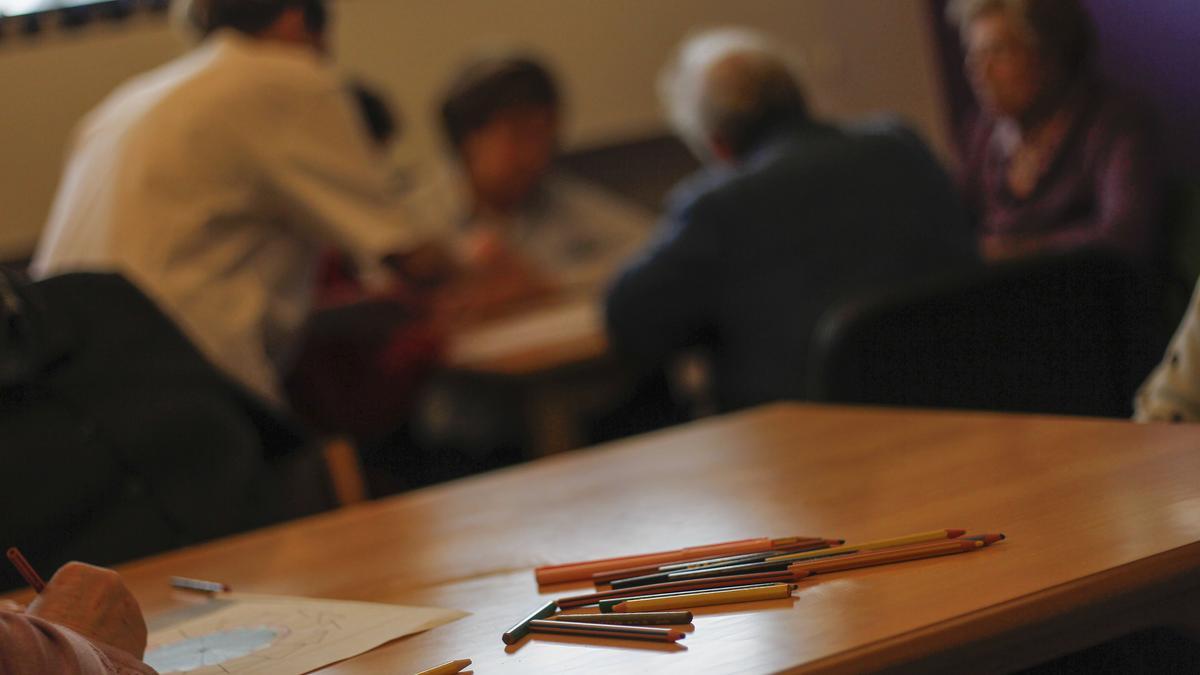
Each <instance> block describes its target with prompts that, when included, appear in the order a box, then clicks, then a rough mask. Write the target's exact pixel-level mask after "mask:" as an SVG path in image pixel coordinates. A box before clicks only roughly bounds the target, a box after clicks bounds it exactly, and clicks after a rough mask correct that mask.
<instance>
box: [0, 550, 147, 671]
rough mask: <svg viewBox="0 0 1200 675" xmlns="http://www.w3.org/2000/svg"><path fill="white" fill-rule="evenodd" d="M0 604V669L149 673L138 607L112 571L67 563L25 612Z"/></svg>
mask: <svg viewBox="0 0 1200 675" xmlns="http://www.w3.org/2000/svg"><path fill="white" fill-rule="evenodd" d="M13 609H14V608H12V607H6V608H0V673H61V674H63V675H99V674H109V673H113V674H117V675H153V674H154V672H155V671H154V669H153V668H151V667H150V666H147V665H146V664H145V663H142V662H141V661H140V658H141V656H142V652H143V651H144V650H145V648H146V624H145V621H144V620H143V619H142V613H141V610H140V609H139V608H138V606H137V602H136V601H135V600H134V599H133V596H132V595H131V594H130V593H129V590H128V589H127V588H126V587H125V585H124V583H122V582H121V579H120V577H119V576H117V574H116V572H113V571H111V570H106V569H101V568H98V567H92V566H91V565H84V564H81V563H69V564H67V565H64V566H63V568H62V569H60V570H59V571H58V573H57V574H55V575H54V578H53V579H51V580H50V583H49V584H47V585H46V588H45V590H43V591H42V593H41V594H40V595H38V597H37V599H35V600H34V602H33V603H32V604H31V605H30V606H29V609H28V610H27V611H25V612H17V611H12V610H13Z"/></svg>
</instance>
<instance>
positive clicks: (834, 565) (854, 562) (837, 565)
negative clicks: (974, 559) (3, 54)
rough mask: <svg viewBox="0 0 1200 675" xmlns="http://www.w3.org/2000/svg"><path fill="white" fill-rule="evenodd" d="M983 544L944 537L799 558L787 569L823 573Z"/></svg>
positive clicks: (941, 553)
mask: <svg viewBox="0 0 1200 675" xmlns="http://www.w3.org/2000/svg"><path fill="white" fill-rule="evenodd" d="M984 545H985V544H984V543H983V542H982V541H947V542H940V543H937V544H927V545H924V546H911V547H904V548H899V549H895V550H886V551H872V552H870V553H860V554H856V555H847V556H841V557H838V558H828V559H825V560H813V561H810V562H799V563H795V564H792V565H789V566H788V570H789V571H796V572H800V571H806V572H809V573H811V574H827V573H829V572H842V571H845V570H853V569H859V568H862V567H874V566H876V565H890V564H892V563H898V562H908V561H909V560H922V559H924V558H936V557H938V556H943V555H954V554H955V553H966V552H968V551H974V550H975V549H977V548H983V547H984Z"/></svg>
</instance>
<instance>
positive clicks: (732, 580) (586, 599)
mask: <svg viewBox="0 0 1200 675" xmlns="http://www.w3.org/2000/svg"><path fill="white" fill-rule="evenodd" d="M805 576H807V575H806V574H796V573H795V572H791V571H788V570H787V569H784V570H782V571H779V572H763V573H761V574H735V575H730V576H724V577H711V578H705V579H683V580H680V581H668V582H666V583H661V584H649V585H647V586H636V587H633V588H618V589H613V590H611V591H598V592H596V593H587V594H584V595H572V596H569V597H566V598H559V599H558V607H559V609H573V608H575V607H585V606H587V605H594V604H596V603H598V602H600V601H601V600H611V599H612V598H627V597H630V596H637V595H656V594H659V593H669V592H673V591H697V590H707V589H713V588H727V587H730V586H746V585H750V584H760V583H793V582H795V581H799V580H800V579H802V578H804V577H805Z"/></svg>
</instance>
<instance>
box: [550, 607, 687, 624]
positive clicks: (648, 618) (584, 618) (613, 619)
mask: <svg viewBox="0 0 1200 675" xmlns="http://www.w3.org/2000/svg"><path fill="white" fill-rule="evenodd" d="M547 620H548V621H576V622H578V623H604V624H620V625H623V626H682V625H685V624H689V623H691V622H692V613H691V612H688V611H686V610H684V611H674V612H629V613H626V614H558V615H555V616H552V617H549V618H548V619H547Z"/></svg>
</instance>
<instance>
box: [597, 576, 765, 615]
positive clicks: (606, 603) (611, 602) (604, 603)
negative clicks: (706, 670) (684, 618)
mask: <svg viewBox="0 0 1200 675" xmlns="http://www.w3.org/2000/svg"><path fill="white" fill-rule="evenodd" d="M781 583H788V582H781V581H772V582H766V583H759V584H743V585H741V586H722V587H721V588H697V589H694V590H690V591H668V592H666V593H644V594H637V595H626V596H623V597H619V598H609V599H607V600H601V601H599V602H597V603H596V606H597V607H599V608H600V611H601V612H603V613H608V612H611V611H613V607H616V606H617V605H619V604H621V603H622V602H626V601H628V600H650V599H653V598H674V597H679V596H683V595H700V594H702V593H712V592H714V591H741V590H746V589H749V588H766V587H768V586H775V585H778V584H781ZM686 606H687V607H690V606H691V605H686Z"/></svg>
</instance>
